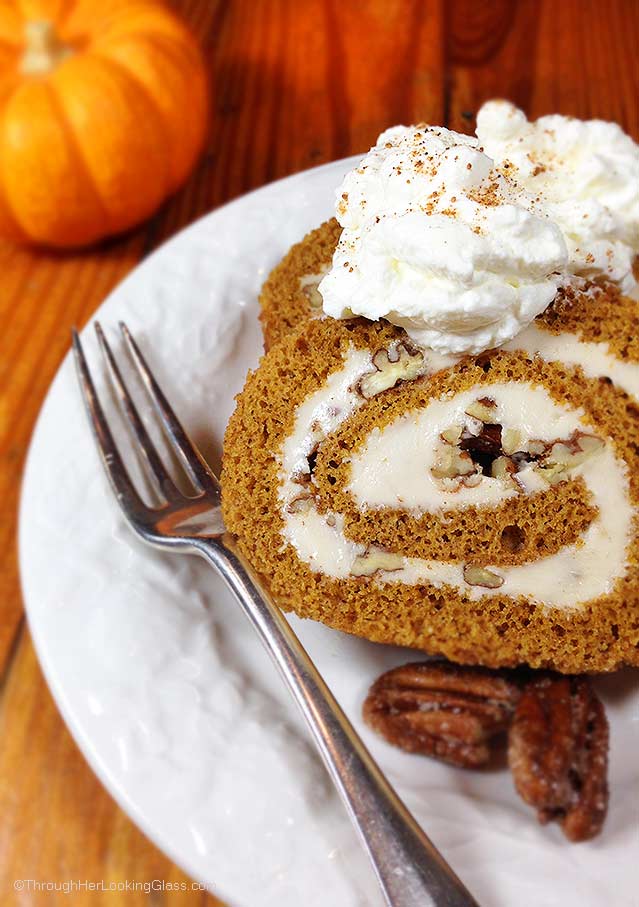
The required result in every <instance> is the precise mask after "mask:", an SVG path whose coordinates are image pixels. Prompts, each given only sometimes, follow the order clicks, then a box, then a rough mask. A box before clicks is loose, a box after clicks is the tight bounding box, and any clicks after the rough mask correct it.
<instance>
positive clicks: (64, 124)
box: [46, 79, 111, 224]
mask: <svg viewBox="0 0 639 907" xmlns="http://www.w3.org/2000/svg"><path fill="white" fill-rule="evenodd" d="M46 87H47V90H48V91H49V95H50V97H51V103H52V105H53V107H55V109H56V112H57V114H58V117H59V119H60V126H61V128H62V131H63V133H64V138H65V140H66V142H67V147H68V148H69V153H70V155H71V157H72V158H73V164H74V166H75V167H76V168H77V171H78V172H79V173H80V174H81V177H82V179H83V180H84V182H85V184H86V185H87V186H88V187H89V190H90V192H91V195H92V197H93V200H94V201H95V203H96V207H97V208H98V209H99V210H100V212H101V213H102V215H103V217H104V219H105V221H106V222H107V224H111V215H110V213H109V211H108V209H107V207H106V205H105V204H104V202H103V201H102V199H101V198H100V193H99V192H98V189H97V186H96V185H95V183H94V182H93V176H92V174H91V170H90V168H89V165H88V164H87V162H86V160H85V158H84V153H83V151H82V148H81V147H80V144H79V143H78V142H77V140H76V138H75V135H74V133H73V129H72V127H71V123H70V122H69V117H68V115H67V111H66V110H65V107H64V102H63V100H62V98H61V97H60V94H59V92H58V90H57V88H56V86H55V84H54V83H52V82H51V81H50V80H48V79H47V80H46Z"/></svg>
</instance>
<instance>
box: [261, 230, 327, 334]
mask: <svg viewBox="0 0 639 907" xmlns="http://www.w3.org/2000/svg"><path fill="white" fill-rule="evenodd" d="M341 232H342V228H341V227H340V225H339V224H338V222H337V221H336V219H335V218H334V217H332V218H331V219H330V220H327V221H326V222H325V223H323V224H321V226H319V227H316V229H315V230H311V232H310V233H307V235H306V236H305V237H304V239H303V240H302V241H301V242H298V243H296V244H295V245H294V246H291V248H290V249H289V251H288V252H287V254H286V255H285V256H284V258H283V259H282V261H281V262H280V263H279V264H278V265H277V266H276V267H275V268H274V269H273V270H272V271H271V273H270V274H269V276H268V278H267V279H266V282H265V284H264V286H263V287H262V292H261V293H260V321H261V322H262V331H263V333H264V346H265V347H266V349H269V347H271V346H272V345H273V344H274V343H276V342H277V341H278V340H279V339H280V337H283V336H284V334H286V333H287V332H288V331H290V330H291V329H292V328H294V327H296V326H297V325H298V324H300V323H301V322H302V321H307V320H308V319H310V318H316V317H318V316H320V315H321V314H322V297H321V295H320V293H319V290H318V289H317V287H318V284H319V282H320V280H321V279H322V277H324V275H325V274H327V273H328V270H329V268H330V266H331V262H332V260H333V253H334V252H335V249H336V248H337V242H338V240H339V237H340V234H341Z"/></svg>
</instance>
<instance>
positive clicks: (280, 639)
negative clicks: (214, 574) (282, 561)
mask: <svg viewBox="0 0 639 907" xmlns="http://www.w3.org/2000/svg"><path fill="white" fill-rule="evenodd" d="M196 545H197V550H198V552H199V553H200V554H202V555H203V556H204V557H206V559H207V560H208V561H209V562H210V563H211V564H212V565H213V566H214V567H215V568H216V570H217V571H218V572H219V573H220V575H221V576H222V578H223V579H224V580H225V581H226V583H227V584H228V586H229V587H230V589H231V591H232V592H233V593H234V595H235V597H236V598H237V599H238V601H239V602H240V604H241V605H242V608H243V610H244V612H245V614H246V615H247V617H248V618H249V620H250V621H251V623H252V624H253V626H254V627H255V629H256V630H257V632H258V634H259V636H260V638H261V640H262V642H263V643H264V645H265V646H266V648H267V649H268V651H269V653H270V655H271V657H272V658H273V661H274V662H275V664H276V665H277V667H278V668H279V670H280V673H281V674H282V676H283V677H284V680H285V682H286V684H287V686H288V688H289V690H290V691H291V693H292V694H293V697H294V699H295V701H296V702H297V704H298V706H299V707H300V709H301V710H302V714H303V715H304V717H305V719H306V722H307V724H308V726H309V728H310V730H311V733H312V735H313V737H314V739H315V742H316V744H317V747H318V749H319V751H320V753H321V756H322V758H323V760H324V763H325V764H326V767H327V768H328V771H329V774H330V775H331V777H332V779H333V782H334V784H335V786H336V787H337V789H338V791H339V793H340V796H341V797H342V800H343V801H344V803H345V805H346V808H347V809H348V812H349V814H350V817H351V819H352V821H353V823H354V825H355V827H356V828H357V830H358V832H359V835H360V838H361V840H362V843H363V844H364V847H365V849H366V851H367V852H368V855H369V857H370V859H371V862H372V864H373V867H374V869H375V873H376V875H377V878H378V880H379V883H380V885H381V888H382V891H383V893H384V896H385V898H386V902H387V904H388V905H389V907H479V905H478V903H477V901H476V900H475V899H474V898H473V897H472V895H471V894H470V893H469V892H468V891H467V889H466V888H465V887H464V885H463V884H462V883H461V881H460V880H459V879H458V878H457V876H456V875H455V873H454V872H453V870H452V869H451V868H450V866H449V865H448V864H447V863H446V861H445V860H444V858H443V857H442V856H441V854H440V853H439V852H438V851H437V849H436V848H435V847H434V845H433V844H432V843H431V842H430V840H429V839H428V838H427V836H426V835H425V834H424V832H423V831H422V829H421V828H420V827H419V825H418V824H417V822H416V821H415V819H414V818H413V816H412V815H411V813H410V812H409V811H408V809H407V808H406V806H405V805H404V804H403V803H402V801H401V800H400V798H399V797H398V796H397V794H396V793H395V791H394V790H393V788H392V787H391V785H390V784H389V782H388V781H387V780H386V778H385V777H384V775H383V774H382V772H381V770H380V769H379V767H378V766H377V764H376V763H375V761H374V759H373V757H372V756H371V755H370V753H369V752H368V750H367V749H366V747H365V746H364V744H363V742H362V740H361V739H360V737H359V736H358V734H357V733H356V731H355V729H354V728H353V726H352V725H351V723H350V721H349V720H348V718H347V717H346V715H345V714H344V712H343V711H342V709H341V708H340V706H339V705H338V704H337V701H336V700H335V697H334V696H333V694H332V693H331V691H330V690H329V688H328V687H327V685H326V683H325V682H324V681H323V679H322V677H321V676H320V674H319V672H318V670H317V668H316V667H315V665H314V664H313V662H312V661H311V659H310V657H309V655H308V654H307V652H306V650H305V649H304V647H303V646H302V644H301V642H300V641H299V639H298V638H297V636H296V635H295V633H294V632H293V629H292V628H291V626H290V624H289V623H288V621H287V620H286V618H285V617H284V615H283V614H282V612H281V611H280V609H279V608H278V607H277V605H276V604H275V603H274V602H273V600H272V599H271V597H270V595H269V593H268V592H267V591H266V590H265V588H264V586H263V585H262V584H261V582H260V580H259V579H258V577H257V575H256V573H255V571H254V570H253V569H252V568H251V567H250V565H249V564H248V563H247V561H246V560H245V558H244V557H243V555H242V554H241V553H240V551H239V549H238V547H237V544H236V543H235V541H234V539H233V538H231V537H230V536H229V535H225V536H224V537H223V538H221V539H206V540H204V539H202V540H200V541H199V542H197V543H196Z"/></svg>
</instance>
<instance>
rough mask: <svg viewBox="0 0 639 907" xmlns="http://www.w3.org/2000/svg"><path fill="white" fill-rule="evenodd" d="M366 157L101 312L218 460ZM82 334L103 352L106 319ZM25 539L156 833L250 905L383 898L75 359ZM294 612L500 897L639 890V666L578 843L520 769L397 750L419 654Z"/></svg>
mask: <svg viewBox="0 0 639 907" xmlns="http://www.w3.org/2000/svg"><path fill="white" fill-rule="evenodd" d="M351 163H352V162H350V161H340V162H337V163H334V164H329V165H327V166H324V167H319V168H317V169H315V170H310V171H308V172H305V173H300V174H298V175H296V176H292V177H290V178H289V179H285V180H282V181H280V182H278V183H274V184H273V185H270V186H266V187H265V188H263V189H260V190H258V191H257V192H254V193H252V194H251V195H248V196H246V197H244V198H241V199H239V200H237V201H235V202H233V203H232V204H230V205H228V206H226V207H224V208H222V209H220V210H218V211H215V212H213V213H212V214H210V215H209V216H208V217H205V218H203V219H202V220H200V221H198V222H197V223H196V224H194V225H193V226H192V227H190V228H189V229H187V230H185V231H184V232H182V233H180V234H179V235H178V236H177V237H175V238H174V239H173V240H171V242H169V243H167V244H166V245H165V246H163V247H162V248H161V249H160V250H159V251H158V252H156V253H155V254H154V255H153V256H151V257H150V258H148V259H147V260H146V261H145V262H144V263H143V264H142V265H141V266H140V267H139V268H137V269H136V270H135V271H134V272H133V273H132V274H131V275H130V276H129V277H128V278H127V280H125V281H124V282H123V283H122V284H121V285H120V286H119V287H118V288H117V289H116V290H115V291H114V292H113V293H112V294H111V296H110V297H109V298H108V299H107V300H106V302H105V303H104V304H103V306H102V307H101V308H100V310H99V312H98V313H97V314H98V317H99V318H100V320H101V321H102V323H103V325H104V326H105V327H106V328H107V329H108V328H109V327H111V328H112V329H113V328H114V327H115V325H116V323H117V321H118V319H121V318H124V319H125V320H126V321H127V322H128V323H129V325H130V327H131V328H132V329H133V330H134V331H135V333H136V334H137V335H138V338H139V340H140V342H141V345H142V347H143V348H146V349H147V350H149V351H150V359H151V362H152V364H153V367H154V369H156V370H157V372H158V376H159V378H160V381H161V382H162V383H163V384H164V385H165V387H166V388H167V389H168V391H169V396H170V398H171V399H172V401H173V402H174V404H175V406H176V408H177V411H178V412H179V413H180V415H181V416H182V417H183V420H184V422H185V423H186V425H187V426H188V428H189V429H190V430H191V431H192V432H193V433H194V435H195V436H196V438H197V440H198V441H199V442H200V443H201V444H202V446H203V448H204V449H205V451H206V452H207V453H209V454H210V455H211V459H212V461H213V462H214V463H215V464H216V465H217V462H218V459H219V450H220V448H221V443H222V436H223V432H224V426H225V424H226V421H227V419H228V416H229V414H230V413H231V410H232V408H233V397H234V395H235V394H236V393H237V391H239V390H240V388H241V386H242V383H243V380H244V376H245V374H246V371H247V369H248V368H249V367H252V366H254V365H255V364H256V363H257V361H258V357H259V354H260V350H261V336H260V331H259V328H258V323H257V317H256V316H257V293H258V290H259V287H260V285H261V283H262V281H263V279H264V277H265V275H266V274H267V272H268V270H269V269H270V268H271V267H272V266H273V265H274V264H275V263H276V262H277V261H278V259H279V258H280V257H281V256H282V255H283V254H284V252H285V251H286V250H287V249H288V247H289V246H290V245H291V243H293V242H294V241H296V240H298V239H299V238H301V237H302V235H303V234H304V233H305V232H306V231H307V230H308V229H310V228H311V227H313V226H315V225H317V224H319V223H320V221H322V220H323V219H325V218H326V217H328V216H330V214H331V210H332V200H333V192H334V188H335V186H336V185H337V184H338V182H339V181H340V179H341V177H342V175H343V174H344V172H345V171H346V170H347V169H348V167H349V165H350V164H351ZM84 339H85V341H86V345H87V348H88V352H89V355H90V359H91V361H92V362H93V363H94V367H95V369H96V370H98V371H99V369H97V366H98V364H99V362H98V357H97V350H96V348H95V343H94V338H93V332H92V331H89V330H87V331H85V334H84ZM151 348H152V349H151ZM20 552H21V570H22V580H23V586H24V595H25V601H26V605H27V611H28V616H29V621H30V625H31V630H32V632H33V636H34V639H35V643H36V646H37V650H38V653H39V656H40V660H41V662H42V666H43V668H44V671H45V674H46V676H47V679H48V682H49V684H50V686H51V689H52V691H53V695H54V696H55V698H56V701H57V703H58V705H59V707H60V710H61V711H62V714H63V715H64V717H65V719H66V721H67V723H68V725H69V727H70V729H71V731H72V733H73V735H74V737H75V739H76V740H77V742H78V744H79V745H80V747H81V748H82V750H83V752H84V754H85V756H86V758H87V759H88V761H89V762H90V764H91V766H92V767H93V769H94V770H95V772H96V773H97V774H98V775H99V777H100V778H101V779H102V781H103V782H104V783H105V785H106V786H107V788H108V789H109V791H110V792H111V793H112V794H113V796H114V797H115V798H116V800H117V801H118V802H119V803H120V805H121V806H122V807H123V808H124V809H125V810H126V811H127V812H128V813H129V814H130V815H131V817H132V818H133V819H134V820H135V822H137V823H138V825H139V826H140V827H141V828H142V829H143V830H144V831H145V832H146V833H147V834H148V835H149V837H150V838H152V840H153V841H155V842H156V843H157V844H158V845H159V846H160V847H161V848H162V849H163V850H164V851H165V852H166V853H167V854H169V855H170V856H171V857H172V858H173V859H174V860H175V861H177V862H178V863H179V864H180V865H181V866H183V867H184V869H185V870H186V871H187V872H189V873H190V874H191V875H192V876H193V877H195V878H196V879H198V880H201V881H203V882H205V883H206V884H207V885H209V886H210V888H211V890H213V891H215V892H216V893H217V894H218V895H220V896H221V897H222V898H223V899H224V900H225V901H226V902H227V903H228V904H229V905H233V907H299V905H300V904H304V905H305V907H327V905H330V907H381V898H380V896H379V894H378V892H377V889H376V885H375V883H374V881H373V879H372V877H371V871H370V869H369V867H368V865H367V861H366V859H365V857H364V856H363V854H362V852H361V851H360V847H359V844H358V843H357V839H356V838H355V834H354V832H353V831H352V829H351V827H350V825H349V822H348V820H347V818H346V816H345V814H344V812H343V810H342V808H341V805H340V803H339V802H338V800H337V797H336V795H335V794H334V793H333V791H332V789H331V786H330V783H329V781H328V780H327V776H326V775H325V773H324V769H323V767H322V766H321V764H320V762H319V759H318V757H317V756H316V755H315V752H314V750H313V748H312V745H311V744H310V742H309V739H308V737H307V733H306V730H305V729H304V727H303V726H302V724H301V721H300V720H299V719H298V716H297V714H296V712H295V710H294V707H293V706H292V704H291V703H290V702H289V700H288V697H287V694H286V692H285V691H284V689H283V687H282V684H281V682H280V680H279V677H277V676H276V674H275V670H274V669H273V668H272V667H271V664H270V662H269V660H268V658H267V656H266V654H265V653H264V652H262V650H261V648H260V646H259V644H258V643H257V641H256V640H255V639H254V638H253V635H252V631H251V630H250V628H249V626H248V623H246V622H245V621H244V619H243V618H242V617H241V615H240V614H239V613H238V612H237V610H236V608H235V606H234V605H233V603H232V601H231V600H230V598H229V596H228V595H227V593H226V592H225V590H224V589H223V588H222V586H221V584H220V583H219V582H218V580H217V578H216V577H215V576H214V575H213V573H212V571H211V570H210V569H209V568H208V567H207V566H206V565H205V564H204V563H203V562H200V561H199V560H196V559H195V558H188V557H183V556H181V557H177V556H176V557H170V556H168V555H163V554H161V553H158V552H155V551H152V550H150V549H147V548H145V547H143V546H142V545H141V544H139V543H138V542H137V541H136V540H135V539H134V538H133V536H132V535H131V534H130V532H129V531H128V530H127V528H126V527H125V525H124V524H123V521H122V518H121V517H120V515H119V513H118V511H117V509H116V507H115V506H114V501H113V499H112V497H111V493H110V491H109V489H108V487H107V484H106V480H105V478H104V476H103V474H102V470H101V467H100V466H99V463H98V460H97V456H96V452H95V450H94V447H93V441H92V439H91V437H90V435H89V431H88V427H87V424H86V417H85V415H84V412H83V411H82V407H81V403H80V398H79V395H78V389H77V386H76V381H75V375H74V373H73V369H72V365H71V362H70V360H69V358H67V359H66V360H65V362H64V364H63V365H62V367H61V369H60V371H59V373H58V375H57V377H56V379H55V381H54V383H53V386H52V388H51V391H50V393H49V395H48V397H47V400H46V402H45V405H44V407H43V410H42V413H41V416H40V419H39V422H38V425H37V429H36V432H35V436H34V438H33V442H32V446H31V451H30V455H29V459H28V464H27V470H26V479H25V484H24V494H23V498H22V511H21V531H20ZM292 620H293V623H294V625H295V629H296V630H297V631H298V632H299V634H300V636H301V638H302V641H303V643H304V644H305V645H306V647H307V648H308V649H309V650H310V653H311V655H312V656H313V658H314V659H315V660H316V662H317V664H318V666H319V668H320V670H321V671H322V672H323V674H324V676H325V677H326V679H327V681H328V683H329V684H330V686H331V687H332V689H333V690H334V692H335V693H336V695H337V697H338V699H339V700H340V702H341V703H342V705H343V706H344V708H345V709H346V711H347V713H348V714H349V715H350V717H351V719H352V720H353V722H354V723H355V725H356V727H357V728H358V730H359V731H360V732H361V734H362V736H363V737H364V739H365V741H366V743H367V744H368V745H369V746H370V748H371V749H372V751H373V753H374V755H375V757H376V758H377V759H378V760H379V762H380V764H381V765H382V767H383V768H384V770H385V771H386V772H387V773H388V775H389V777H390V778H391V780H392V782H393V783H394V784H395V785H396V786H397V788H398V789H399V791H400V793H401V795H402V796H403V797H404V798H405V800H406V802H407V803H408V805H409V807H410V808H411V809H412V810H413V811H414V812H415V814H416V815H417V816H418V818H419V819H420V821H421V822H422V823H423V826H424V828H425V829H426V831H427V833H428V834H429V835H430V836H431V837H432V839H433V840H434V841H435V843H436V844H437V845H438V846H439V847H440V848H441V850H442V851H443V853H444V855H445V856H446V857H447V858H448V859H449V860H450V862H451V863H452V865H453V866H454V867H455V869H456V870H457V871H458V873H459V874H460V875H461V876H462V878H463V879H464V881H465V882H466V884H467V885H468V886H469V888H470V889H471V891H473V892H474V894H475V895H476V897H477V898H478V899H479V901H480V903H481V904H482V905H486V907H489V905H490V907H514V905H522V907H533V905H534V907H555V905H557V907H559V905H561V907H601V905H602V904H614V905H615V907H631V904H632V905H635V907H636V900H635V898H636V866H635V863H636V858H637V856H638V852H637V810H636V803H637V801H636V794H637V780H638V776H639V769H638V766H637V734H636V728H637V724H636V719H637V706H638V703H639V695H638V693H637V684H636V681H635V677H634V676H633V675H632V674H631V673H630V672H627V673H623V674H619V675H617V676H614V677H608V678H604V679H602V680H601V682H599V683H598V688H599V690H600V692H601V694H602V696H603V698H604V700H605V702H606V706H607V709H608V714H609V716H610V720H611V724H612V751H611V766H610V778H611V785H612V797H611V806H610V815H609V818H608V821H607V824H606V827H605V831H604V833H603V834H602V835H601V836H600V837H599V838H598V839H597V840H595V841H594V842H592V843H588V844H582V845H571V844H568V843H567V842H566V841H565V840H564V839H563V837H562V834H561V832H560V831H559V830H558V829H557V828H555V827H546V828H541V827H539V826H538V825H537V824H536V822H535V819H534V816H533V815H532V811H531V810H530V809H529V808H528V807H526V806H525V805H524V804H523V803H522V802H521V801H520V800H519V799H518V798H517V796H516V795H515V793H514V791H513V787H512V782H511V780H510V777H509V775H508V773H507V771H506V770H500V771H493V772H488V773H479V772H478V773H470V772H463V771H460V770H455V769H449V768H446V767H444V766H442V765H438V764H437V763H435V762H431V761H429V760H428V759H424V758H421V757H418V756H410V755H407V754H404V753H402V752H400V751H397V750H395V749H393V748H392V747H390V746H388V745H387V744H385V743H384V742H383V741H381V740H380V739H378V738H377V737H376V736H374V735H373V734H372V733H370V732H369V731H368V730H367V729H366V728H365V727H364V726H363V725H362V722H361V720H360V717H359V713H360V707H361V703H362V700H363V698H364V695H365V693H366V690H367V688H368V686H369V684H370V683H371V681H372V680H373V679H374V678H375V677H376V676H377V675H378V674H379V673H380V672H381V671H382V670H384V669H387V668H389V667H391V666H393V665H395V664H400V663H402V662H404V661H407V660H411V659H416V658H419V655H418V653H414V652H410V651H407V650H400V649H393V648H391V647H383V646H378V645H375V644H373V643H367V642H365V641H362V640H358V639H354V638H350V637H348V636H345V635H342V634H340V633H337V632H334V631H331V630H328V629H326V628H325V627H323V626H320V625H317V624H313V623H311V622H308V621H300V620H298V619H295V618H293V619H292ZM633 722H634V723H633Z"/></svg>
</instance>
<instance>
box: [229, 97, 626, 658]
mask: <svg viewBox="0 0 639 907" xmlns="http://www.w3.org/2000/svg"><path fill="white" fill-rule="evenodd" d="M478 136H479V138H477V139H476V138H472V137H469V136H461V135H458V134H456V133H453V132H450V131H449V130H446V129H440V128H436V127H427V126H418V127H409V128H405V127H396V128H395V129H391V130H388V131H387V132H386V133H384V134H383V135H382V136H381V137H380V139H379V141H378V143H377V145H376V146H375V147H374V148H373V149H371V151H370V152H369V154H368V155H367V156H366V157H365V158H364V159H363V161H362V162H361V163H360V164H359V165H358V166H357V167H356V168H354V170H353V171H351V173H349V174H348V175H347V176H346V178H345V180H344V182H343V184H342V186H341V187H340V189H339V190H338V195H337V198H338V203H337V220H336V221H329V222H328V223H327V224H324V225H322V226H321V227H319V228H318V229H317V230H315V231H313V233H311V234H309V236H308V237H306V239H305V240H304V241H303V242H302V243H301V244H298V245H297V246H296V247H294V248H293V249H292V250H291V251H290V252H289V254H288V255H287V256H286V258H285V259H284V260H283V262H282V263H281V264H280V265H279V266H278V267H277V268H276V269H275V271H274V272H273V274H272V275H271V276H270V277H269V279H268V281H267V283H266V284H265V287H264V290H263V293H262V297H261V304H262V320H263V325H264V330H265V335H266V339H267V345H268V346H269V351H268V353H267V354H266V355H265V357H264V358H263V359H262V362H261V363H260V366H259V368H258V369H257V370H256V371H255V372H254V373H253V374H252V375H250V376H249V378H248V380H247V383H246V386H245V388H244V390H243V391H242V393H241V394H240V395H239V397H238V401H237V409H236V411H235V413H234V415H233V416H232V418H231V421H230V423H229V426H228V429H227V433H226V437H225V442H224V465H223V476H222V481H223V489H224V493H223V507H224V517H225V522H226V525H227V527H228V528H229V530H230V531H232V532H233V533H235V534H236V535H237V537H238V539H239V543H240V545H241V546H242V548H243V550H244V552H245V554H246V555H247V556H248V558H249V559H250V560H251V562H252V563H253V565H254V566H255V568H256V569H257V570H258V571H259V572H260V574H261V575H262V576H263V577H264V580H265V582H266V583H267V585H268V586H269V588H270V589H271V591H272V593H273V594H274V596H275V597H276V599H277V600H278V601H279V602H280V603H281V605H282V607H283V608H285V609H288V610H294V611H296V612H297V613H298V614H300V615H302V616H304V617H310V618H313V619H317V620H321V621H323V622H324V623H327V624H329V625H330V626H333V627H336V628H339V629H341V630H345V631H348V632H351V633H355V634H358V635H361V636H364V637H366V638H367V639H371V640H375V641H378V642H387V643H395V644H399V645H406V646H411V647H414V648H417V649H421V650H423V651H425V652H429V653H432V654H438V655H444V656H446V657H447V658H449V659H451V660H453V661H457V662H460V663H468V664H483V665H487V666H490V667H499V666H515V665H518V664H527V665H530V666H532V667H545V668H553V669H555V670H558V671H561V672H567V673H581V672H596V671H609V670H613V669H614V668H616V667H618V666H620V665H622V664H635V665H636V664H639V648H638V647H639V538H638V531H639V521H638V513H639V510H638V505H639V418H638V416H639V402H638V400H639V341H637V339H636V324H637V320H638V318H639V313H638V311H637V302H635V301H634V300H633V299H631V298H629V297H628V296H627V295H626V294H627V293H629V292H633V290H634V289H635V287H636V283H635V278H634V275H633V266H634V265H635V261H636V252H637V249H638V248H639V238H638V237H639V189H638V188H637V186H638V183H637V180H636V179H635V177H636V176H637V175H639V149H637V146H636V145H634V143H633V142H632V140H631V139H629V138H628V137H627V136H625V135H624V133H623V132H622V131H621V130H620V129H619V128H618V127H616V126H614V125H612V124H604V123H599V122H598V121H592V122H590V123H583V122H581V121H573V120H569V119H567V118H563V117H545V118H543V119H542V120H539V121H537V123H528V121H527V120H526V119H525V117H524V116H523V114H521V112H520V111H517V110H516V109H515V108H513V107H512V105H508V104H505V103H504V102H493V103H491V104H488V105H485V107H484V108H483V109H482V111H480V114H479V116H478ZM340 231H341V232H340Z"/></svg>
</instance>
